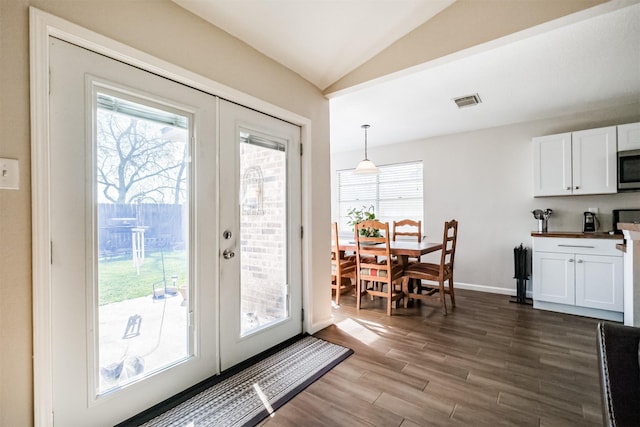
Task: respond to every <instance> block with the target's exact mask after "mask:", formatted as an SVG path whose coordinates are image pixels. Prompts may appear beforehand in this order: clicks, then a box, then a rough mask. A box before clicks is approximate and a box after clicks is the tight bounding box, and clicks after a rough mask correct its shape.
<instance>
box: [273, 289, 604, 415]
mask: <svg viewBox="0 0 640 427" xmlns="http://www.w3.org/2000/svg"><path fill="white" fill-rule="evenodd" d="M509 300H510V298H509V297H508V296H503V295H496V294H487V293H479V292H472V291H466V290H456V303H457V307H456V308H455V309H454V310H450V312H449V315H448V316H443V315H442V312H441V310H440V307H439V306H438V305H436V304H429V303H427V304H415V305H414V306H412V307H408V308H406V309H405V308H404V307H401V308H399V309H395V308H394V310H393V315H392V316H391V317H388V316H387V315H386V306H385V305H384V303H383V302H382V301H381V300H380V299H376V300H375V301H367V305H366V307H367V308H363V309H362V310H360V311H358V310H356V309H355V298H354V297H353V296H351V295H344V296H343V297H342V298H341V306H340V307H337V308H334V309H333V316H334V324H333V325H332V326H330V327H328V328H325V329H323V330H322V331H319V332H318V333H317V334H316V336H318V337H320V338H323V339H326V340H328V341H331V342H335V343H337V344H341V345H344V346H346V347H349V348H351V349H353V350H354V354H353V355H352V356H350V357H349V358H347V359H346V360H345V361H343V362H342V363H341V364H339V365H338V366H336V367H335V368H334V369H333V370H332V371H330V372H329V373H328V374H326V375H325V376H324V377H322V378H321V379H320V380H318V381H316V383H314V384H312V385H311V386H310V387H308V388H307V389H306V390H304V391H303V392H301V393H300V394H299V395H298V396H296V397H295V398H293V399H292V400H291V401H290V402H289V403H287V404H286V405H284V406H283V407H282V408H280V409H279V410H278V411H277V412H276V414H275V416H274V417H272V418H270V419H269V420H267V421H265V423H264V424H270V426H274V427H278V426H287V427H288V426H292V425H305V426H307V425H331V426H352V425H373V426H377V425H380V426H387V425H388V426H403V427H416V426H439V425H442V426H456V425H460V426H468V425H474V426H496V425H507V426H574V425H575V426H592V425H599V424H601V409H602V408H601V401H600V389H599V380H598V367H597V353H596V325H597V323H598V321H597V320H596V319H589V318H583V317H578V316H571V315H565V314H562V313H553V312H547V311H543V310H535V309H533V308H532V307H531V306H525V305H519V304H513V303H510V302H509Z"/></svg>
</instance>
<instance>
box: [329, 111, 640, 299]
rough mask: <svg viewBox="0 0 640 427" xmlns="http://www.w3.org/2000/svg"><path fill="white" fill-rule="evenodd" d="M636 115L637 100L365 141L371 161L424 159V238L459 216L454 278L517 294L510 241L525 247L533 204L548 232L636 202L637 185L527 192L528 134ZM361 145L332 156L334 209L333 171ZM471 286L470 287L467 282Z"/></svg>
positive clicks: (352, 160)
mask: <svg viewBox="0 0 640 427" xmlns="http://www.w3.org/2000/svg"><path fill="white" fill-rule="evenodd" d="M636 121H640V104H634V105H625V106H620V107H616V108H610V109H607V110H604V111H596V112H592V113H588V114H581V115H579V116H566V117H559V118H555V119H552V120H541V121H536V122H529V123H521V124H515V125H510V126H504V127H498V128H492V129H486V130H481V131H476V132H468V133H461V134H456V135H448V136H441V137H435V138H430V139H427V140H423V141H415V142H407V143H403V144H397V145H393V146H384V147H374V148H372V147H369V158H370V159H371V160H373V161H374V162H375V163H376V164H389V163H397V162H406V161H410V160H422V161H423V162H424V191H425V200H424V217H425V231H426V234H427V240H429V241H432V240H433V241H437V240H439V239H441V238H442V227H443V224H444V221H446V220H449V219H452V218H455V219H457V220H458V221H459V222H460V225H459V229H458V246H457V250H456V267H455V281H456V283H460V287H465V286H464V284H470V285H478V289H481V290H487V291H492V292H500V293H515V283H516V282H515V280H514V279H513V270H514V269H513V248H514V247H515V246H517V245H519V244H520V243H524V244H525V246H530V242H531V238H530V233H531V231H534V230H536V227H537V222H536V220H535V219H534V218H533V215H532V214H531V211H532V210H533V209H536V208H541V209H546V208H551V209H553V211H554V214H553V216H552V217H551V219H550V221H549V231H554V230H574V231H580V230H581V228H582V212H584V211H585V210H587V208H589V207H598V208H599V209H600V215H599V218H600V221H601V224H602V226H601V229H603V230H609V229H611V220H612V219H611V210H612V209H617V208H630V207H635V208H640V192H635V193H622V194H614V195H599V196H573V197H545V198H533V196H532V194H533V160H532V155H533V150H532V143H531V138H532V137H534V136H540V135H548V134H554V133H560V132H566V131H573V130H580V129H589V128H595V127H600V126H607V125H612V124H621V123H630V122H636ZM361 157H362V152H361V151H357V152H349V153H336V154H332V156H331V169H332V200H333V202H334V203H333V206H332V213H333V217H334V218H336V217H337V213H336V203H335V200H336V193H337V191H336V185H337V184H336V182H335V177H336V170H340V169H348V168H353V167H355V165H356V164H357V162H358V161H359V160H361ZM471 288H475V286H471Z"/></svg>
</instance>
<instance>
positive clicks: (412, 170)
mask: <svg viewBox="0 0 640 427" xmlns="http://www.w3.org/2000/svg"><path fill="white" fill-rule="evenodd" d="M379 168H380V173H379V174H378V175H356V174H354V173H353V171H354V169H345V170H340V171H338V215H339V218H338V225H339V227H340V232H341V233H343V232H344V233H348V232H351V231H352V228H351V226H349V225H347V222H348V221H349V218H348V217H347V211H348V210H349V209H351V208H356V209H360V208H362V207H363V206H364V207H367V208H368V207H369V206H372V205H373V208H374V212H375V213H376V218H378V219H379V220H380V221H382V222H388V223H389V227H391V225H392V224H393V221H394V220H396V221H397V220H400V219H407V218H408V219H413V220H416V221H417V220H422V219H423V217H422V216H423V205H424V203H423V198H424V194H423V178H422V162H411V163H397V164H392V165H384V166H380V167H379Z"/></svg>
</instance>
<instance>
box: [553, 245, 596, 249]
mask: <svg viewBox="0 0 640 427" xmlns="http://www.w3.org/2000/svg"><path fill="white" fill-rule="evenodd" d="M558 246H559V247H561V248H588V249H593V248H595V246H587V245H558Z"/></svg>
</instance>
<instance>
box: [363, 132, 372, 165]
mask: <svg viewBox="0 0 640 427" xmlns="http://www.w3.org/2000/svg"><path fill="white" fill-rule="evenodd" d="M370 127H371V126H370V125H362V128H363V129H364V159H365V160H369V156H368V155H367V129H369V128H370Z"/></svg>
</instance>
